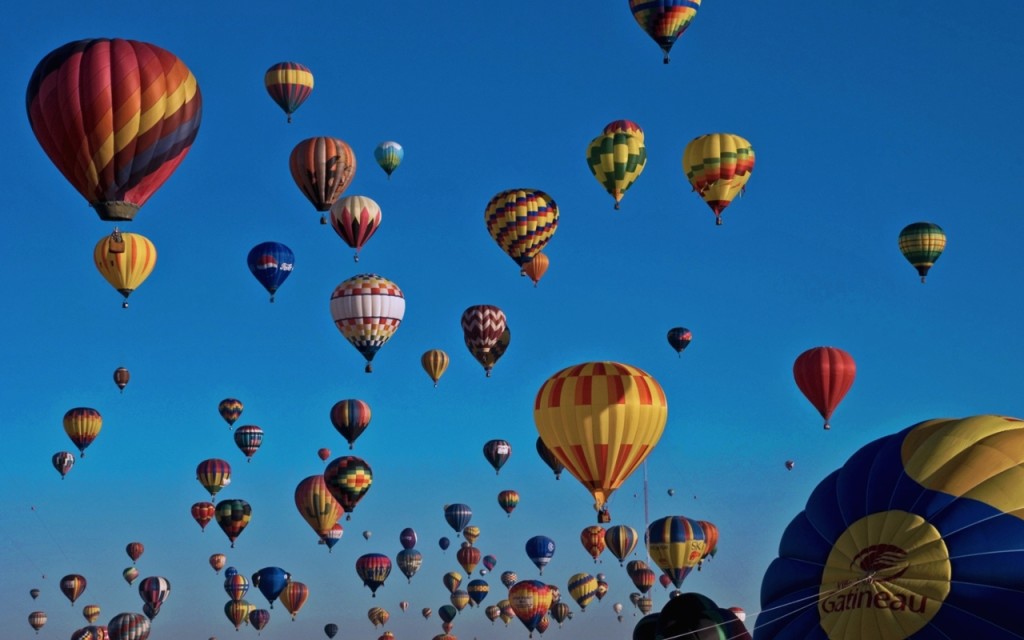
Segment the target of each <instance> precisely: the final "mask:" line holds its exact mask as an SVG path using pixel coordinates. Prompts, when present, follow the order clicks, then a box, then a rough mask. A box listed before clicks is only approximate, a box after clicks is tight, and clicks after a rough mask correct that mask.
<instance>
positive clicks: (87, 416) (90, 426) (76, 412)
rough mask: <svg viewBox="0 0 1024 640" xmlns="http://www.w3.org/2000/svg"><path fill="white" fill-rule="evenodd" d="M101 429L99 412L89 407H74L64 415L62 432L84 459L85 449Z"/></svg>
mask: <svg viewBox="0 0 1024 640" xmlns="http://www.w3.org/2000/svg"><path fill="white" fill-rule="evenodd" d="M102 428H103V417H102V416H100V412H99V411H97V410H95V409H91V408H89V407H75V408H74V409H69V410H68V411H67V413H65V414H64V432H65V433H66V434H68V437H69V438H71V442H73V443H74V445H75V446H76V447H78V453H79V455H81V456H82V457H83V458H84V457H85V449H86V447H88V446H89V445H90V444H92V443H93V441H94V440H96V436H98V435H99V433H100V429H102Z"/></svg>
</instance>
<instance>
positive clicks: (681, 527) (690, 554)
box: [646, 516, 708, 588]
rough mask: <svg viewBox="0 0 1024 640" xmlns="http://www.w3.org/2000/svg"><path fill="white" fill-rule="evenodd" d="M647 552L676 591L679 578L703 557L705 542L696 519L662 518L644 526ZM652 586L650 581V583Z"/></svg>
mask: <svg viewBox="0 0 1024 640" xmlns="http://www.w3.org/2000/svg"><path fill="white" fill-rule="evenodd" d="M646 539H647V551H648V553H649V554H650V556H651V559H652V560H654V563H655V564H657V565H658V567H659V568H660V569H661V570H662V571H664V572H665V574H666V575H668V577H669V578H671V579H672V584H674V585H675V586H676V588H679V587H680V586H682V584H683V579H684V578H686V576H687V575H689V573H690V571H692V570H693V568H694V567H696V566H697V563H699V562H700V561H701V559H702V558H704V556H705V552H706V551H707V549H708V541H707V539H706V538H705V536H704V529H703V528H701V526H700V523H699V522H697V521H696V520H691V519H690V518H687V517H684V516H666V517H664V518H659V519H657V520H655V521H654V522H652V523H651V524H650V525H649V526H648V527H647V536H646ZM652 583H653V580H652Z"/></svg>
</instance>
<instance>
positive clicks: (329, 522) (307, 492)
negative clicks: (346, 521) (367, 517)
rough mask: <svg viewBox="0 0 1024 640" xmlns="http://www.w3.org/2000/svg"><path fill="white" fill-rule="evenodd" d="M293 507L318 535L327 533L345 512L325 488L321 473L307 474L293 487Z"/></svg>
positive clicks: (325, 484)
mask: <svg viewBox="0 0 1024 640" xmlns="http://www.w3.org/2000/svg"><path fill="white" fill-rule="evenodd" d="M295 507H296V508H297V509H298V510H299V515H301V516H302V518H303V520H305V521H306V523H307V524H308V525H309V526H310V527H311V528H312V529H313V531H316V533H317V535H319V536H324V535H326V534H327V533H329V532H330V531H331V529H333V528H334V525H336V524H338V520H339V519H340V518H341V516H342V514H344V513H345V509H344V507H342V506H341V504H340V503H339V502H338V501H337V500H335V499H334V496H333V495H331V492H330V491H329V490H328V489H327V483H326V482H324V477H323V476H322V475H315V476H309V477H307V478H305V479H304V480H303V481H302V482H300V483H299V484H298V486H296V487H295Z"/></svg>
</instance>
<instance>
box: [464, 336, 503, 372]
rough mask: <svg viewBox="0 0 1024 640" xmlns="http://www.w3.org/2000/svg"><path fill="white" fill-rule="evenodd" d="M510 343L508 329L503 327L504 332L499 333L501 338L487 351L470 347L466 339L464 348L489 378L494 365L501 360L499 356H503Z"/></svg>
mask: <svg viewBox="0 0 1024 640" xmlns="http://www.w3.org/2000/svg"><path fill="white" fill-rule="evenodd" d="M510 342H512V332H511V331H510V330H509V328H508V327H505V330H504V331H502V333H501V337H499V338H498V342H497V344H495V345H494V346H493V347H490V348H488V349H481V348H475V347H472V346H470V341H469V340H468V339H467V340H466V347H467V348H468V349H469V352H470V354H472V356H473V358H474V359H475V360H476V361H477V362H479V363H480V366H482V367H483V368H484V372H485V373H486V374H487V375H488V376H490V375H491V370H492V369H493V368H494V365H496V364H498V360H500V359H501V356H503V355H505V351H506V350H507V349H508V345H509V343H510Z"/></svg>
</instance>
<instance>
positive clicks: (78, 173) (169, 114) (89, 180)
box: [25, 38, 203, 220]
mask: <svg viewBox="0 0 1024 640" xmlns="http://www.w3.org/2000/svg"><path fill="white" fill-rule="evenodd" d="M25 102H26V107H27V109H28V118H29V122H31V124H32V131H33V132H34V133H35V135H36V139H37V140H38V141H39V144H40V145H41V146H42V147H43V151H45V152H46V155H47V156H49V158H50V160H51V161H52V162H53V164H55V165H56V166H57V168H58V169H59V170H60V172H61V173H62V174H64V177H65V178H67V180H68V182H70V183H71V186H73V187H74V188H75V189H76V190H77V191H78V192H79V193H81V194H82V196H84V197H85V199H86V200H87V201H88V202H89V204H90V205H91V206H92V207H93V209H95V210H96V212H97V213H98V214H99V216H100V218H101V219H103V220H131V219H132V218H133V217H135V214H136V213H137V212H138V210H139V207H141V206H142V205H144V204H145V203H146V201H147V200H149V198H150V196H152V195H153V193H154V192H156V190H157V189H159V188H160V186H161V185H163V183H164V182H165V181H166V180H167V178H169V177H170V175H171V174H172V173H174V170H175V169H177V168H178V165H179V164H181V161H182V160H184V159H185V155H186V154H188V151H189V149H190V148H191V147H192V142H193V141H194V140H195V137H196V133H198V131H199V122H200V120H201V118H202V105H203V100H202V95H201V94H200V92H199V84H198V83H197V82H196V78H195V76H193V75H192V72H191V71H189V69H188V67H186V66H185V64H184V63H183V62H182V61H181V60H179V59H178V57H177V56H175V55H174V54H172V53H170V52H169V51H165V50H164V49H161V48H160V47H157V46H155V45H152V44H148V43H145V42H137V41H135V40H121V39H113V40H108V39H106V38H97V39H91V40H79V41H77V42H70V43H68V44H66V45H64V46H62V47H60V48H58V49H55V50H54V51H51V52H50V53H49V54H47V55H46V57H44V58H43V59H42V60H41V61H40V62H39V64H38V65H37V66H36V68H35V71H34V72H33V73H32V78H31V79H30V80H29V84H28V91H27V93H26V96H25Z"/></svg>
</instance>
